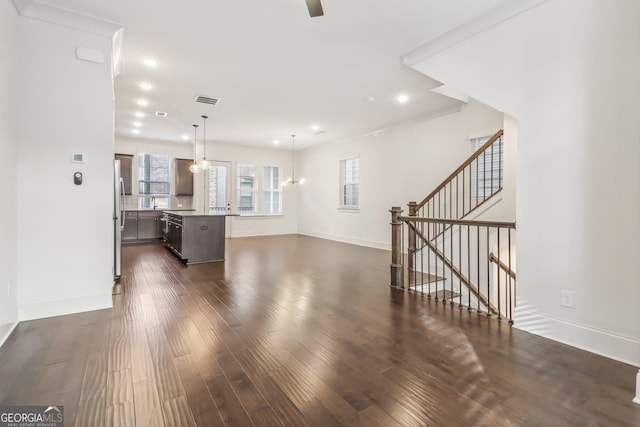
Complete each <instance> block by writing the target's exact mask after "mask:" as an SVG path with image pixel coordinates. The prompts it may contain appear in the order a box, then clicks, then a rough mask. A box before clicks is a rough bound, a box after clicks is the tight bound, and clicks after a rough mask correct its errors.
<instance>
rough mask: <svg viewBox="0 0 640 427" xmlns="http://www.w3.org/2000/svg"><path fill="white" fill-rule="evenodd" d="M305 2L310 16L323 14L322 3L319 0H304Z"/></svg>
mask: <svg viewBox="0 0 640 427" xmlns="http://www.w3.org/2000/svg"><path fill="white" fill-rule="evenodd" d="M306 2H307V9H309V15H311V17H312V18H315V17H316V16H322V15H324V11H323V10H322V3H320V0H306Z"/></svg>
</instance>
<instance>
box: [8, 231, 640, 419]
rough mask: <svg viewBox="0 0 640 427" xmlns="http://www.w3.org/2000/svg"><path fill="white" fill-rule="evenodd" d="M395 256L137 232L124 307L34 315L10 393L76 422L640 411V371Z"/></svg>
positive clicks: (630, 414)
mask: <svg viewBox="0 0 640 427" xmlns="http://www.w3.org/2000/svg"><path fill="white" fill-rule="evenodd" d="M389 258H390V256H389V253H388V252H385V251H381V250H376V249H369V248H363V247H358V246H352V245H347V244H342V243H336V242H331V241H327V240H321V239H314V238H310V237H304V236H296V235H290V236H278V237H260V238H241V239H232V240H229V241H228V242H227V260H226V261H225V262H224V263H208V264H199V265H190V266H185V265H183V264H181V263H180V262H178V260H177V259H176V258H175V257H174V256H173V255H171V254H170V253H169V252H168V251H166V250H165V249H164V248H163V247H162V246H161V245H159V244H146V245H135V246H126V247H125V248H124V250H123V264H124V266H123V279H122V285H123V286H122V293H121V294H119V295H116V296H114V308H113V309H112V310H101V311H95V312H88V313H82V314H75V315H70V316H62V317H56V318H50V319H42V320H35V321H30V322H23V323H21V324H20V325H18V327H17V328H16V330H15V331H14V332H13V334H12V335H11V337H10V338H9V339H8V340H7V342H6V343H5V344H4V346H3V347H2V348H0V402H1V403H2V404H3V405H13V404H31V405H36V404H39V405H40V404H41V405H49V404H60V405H64V409H65V418H66V420H65V421H66V423H65V425H68V426H73V425H76V426H82V427H84V426H104V425H106V426H112V425H122V426H134V425H137V426H162V425H167V426H191V425H198V426H217V425H229V426H252V425H255V426H279V425H285V426H305V425H309V426H331V425H362V426H425V425H429V426H523V425H531V426H564V425H578V426H638V425H640V406H638V405H634V404H633V403H631V399H632V398H633V394H634V378H635V374H636V372H637V368H634V367H632V366H629V365H625V364H623V363H619V362H615V361H612V360H609V359H606V358H603V357H600V356H597V355H594V354H591V353H587V352H584V351H580V350H577V349H575V348H571V347H568V346H565V345H562V344H559V343H555V342H552V341H549V340H546V339H543V338H540V337H537V336H534V335H530V334H528V333H526V332H522V331H518V330H516V329H512V328H510V327H509V325H508V324H507V323H506V322H503V323H500V322H498V321H497V320H496V319H491V320H489V319H487V318H486V317H485V316H479V315H477V314H475V313H468V312H467V311H466V310H459V309H458V308H457V307H453V308H452V307H451V306H449V305H446V306H443V305H442V304H439V303H436V302H435V301H432V300H429V299H427V298H426V297H422V296H420V295H417V294H413V293H408V292H401V291H396V290H392V289H390V288H389V287H388V283H389Z"/></svg>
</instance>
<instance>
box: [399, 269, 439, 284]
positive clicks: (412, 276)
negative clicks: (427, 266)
mask: <svg viewBox="0 0 640 427" xmlns="http://www.w3.org/2000/svg"><path fill="white" fill-rule="evenodd" d="M407 277H408V278H409V282H408V284H409V287H412V286H420V285H427V284H429V283H436V282H441V281H443V280H446V277H441V276H436V275H435V274H429V273H423V272H422V271H415V270H408V271H407Z"/></svg>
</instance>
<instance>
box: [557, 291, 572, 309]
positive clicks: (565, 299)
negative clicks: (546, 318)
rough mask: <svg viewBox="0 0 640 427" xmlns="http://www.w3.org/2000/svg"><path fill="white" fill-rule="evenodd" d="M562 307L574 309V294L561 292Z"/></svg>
mask: <svg viewBox="0 0 640 427" xmlns="http://www.w3.org/2000/svg"><path fill="white" fill-rule="evenodd" d="M560 305H561V306H563V307H567V308H573V307H574V305H573V292H572V291H561V292H560Z"/></svg>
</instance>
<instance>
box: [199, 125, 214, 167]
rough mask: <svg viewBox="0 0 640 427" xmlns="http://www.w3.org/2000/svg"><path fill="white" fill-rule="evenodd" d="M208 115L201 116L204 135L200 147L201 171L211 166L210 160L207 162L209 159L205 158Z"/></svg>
mask: <svg viewBox="0 0 640 427" xmlns="http://www.w3.org/2000/svg"><path fill="white" fill-rule="evenodd" d="M208 118H209V117H207V116H202V123H203V124H202V130H203V133H204V136H203V137H202V147H203V152H202V153H203V157H202V160H200V169H202V170H203V171H206V170H209V168H210V167H211V162H209V160H207V119H208Z"/></svg>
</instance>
